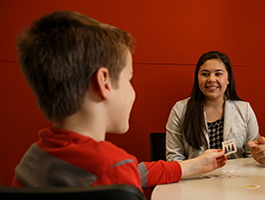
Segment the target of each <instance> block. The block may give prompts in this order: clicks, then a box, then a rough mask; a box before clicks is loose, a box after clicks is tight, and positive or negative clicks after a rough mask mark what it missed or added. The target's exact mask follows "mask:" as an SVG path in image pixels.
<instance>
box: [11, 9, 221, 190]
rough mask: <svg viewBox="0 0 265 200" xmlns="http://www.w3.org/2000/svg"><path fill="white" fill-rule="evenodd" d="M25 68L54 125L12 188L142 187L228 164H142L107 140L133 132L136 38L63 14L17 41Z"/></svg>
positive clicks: (216, 153)
mask: <svg viewBox="0 0 265 200" xmlns="http://www.w3.org/2000/svg"><path fill="white" fill-rule="evenodd" d="M18 52H19V61H20V64H21V69H22V71H23V73H24V75H25V77H26V80H27V81H28V83H29V85H30V86H31V88H32V90H33V92H34V94H35V96H36V100H37V104H38V107H39V108H40V109H41V111H42V112H43V113H44V115H45V117H46V119H47V120H53V121H54V126H53V127H51V128H47V129H43V130H41V131H40V132H39V141H38V142H36V143H35V144H33V145H32V146H31V147H30V149H29V150H28V151H27V152H26V154H25V155H24V157H23V159H22V160H21V163H20V164H19V165H18V166H17V167H16V170H15V178H14V181H13V186H26V187H47V186H94V185H102V184H131V185H134V186H136V187H138V188H139V189H141V188H145V187H151V186H154V185H157V184H165V183H171V182H178V181H179V180H180V179H181V178H182V177H184V176H188V175H191V174H195V173H204V172H209V171H211V170H214V169H216V168H219V167H222V166H223V165H225V162H226V157H225V156H224V152H223V151H221V150H208V151H206V152H205V153H204V154H202V155H201V156H200V157H198V158H195V159H191V160H187V161H183V162H180V163H178V162H165V161H158V162H150V163H148V162H142V163H140V164H139V165H138V161H137V159H136V158H135V157H134V156H132V155H130V154H128V153H126V152H125V151H124V150H123V149H120V148H118V147H116V146H115V145H113V144H111V143H110V142H107V141H105V134H106V133H107V132H111V133H118V134H122V133H125V132H126V131H127V130H128V128H129V116H130V111H131V108H132V105H133V102H134V100H135V92H134V89H133V87H132V85H131V83H130V81H131V78H132V75H133V68H132V55H131V52H132V38H131V36H130V35H128V34H127V33H126V32H124V31H122V30H120V29H117V28H115V27H112V26H109V25H106V24H103V23H100V22H98V21H96V20H94V19H91V18H89V17H87V16H84V15H81V14H79V13H75V12H69V11H57V12H54V13H51V14H49V15H46V16H44V17H42V18H40V19H39V20H38V21H36V22H34V23H33V24H32V26H31V27H30V28H29V29H27V30H26V31H25V32H24V33H23V34H22V35H21V36H20V38H19V40H18Z"/></svg>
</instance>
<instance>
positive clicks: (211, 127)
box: [207, 117, 224, 149]
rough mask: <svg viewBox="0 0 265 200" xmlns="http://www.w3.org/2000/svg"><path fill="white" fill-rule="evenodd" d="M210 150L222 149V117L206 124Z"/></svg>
mask: <svg viewBox="0 0 265 200" xmlns="http://www.w3.org/2000/svg"><path fill="white" fill-rule="evenodd" d="M207 125H208V133H209V140H210V149H222V142H223V129H224V117H222V118H221V119H218V120H217V121H215V122H207Z"/></svg>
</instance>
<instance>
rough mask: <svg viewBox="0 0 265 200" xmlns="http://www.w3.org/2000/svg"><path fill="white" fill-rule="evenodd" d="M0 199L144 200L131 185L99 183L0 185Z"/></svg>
mask: <svg viewBox="0 0 265 200" xmlns="http://www.w3.org/2000/svg"><path fill="white" fill-rule="evenodd" d="M0 197H1V199H3V200H4V199H11V198H17V199H23V198H24V197H25V199H26V200H31V199H32V200H36V199H38V198H43V199H60V200H61V199H62V200H67V199H69V200H70V199H71V200H72V199H78V200H82V199H86V200H103V199H104V200H146V198H145V196H144V194H143V193H142V192H141V191H140V190H139V189H138V188H136V187H134V186H132V185H125V184H124V185H118V184H117V185H100V186H91V187H51V188H49V187H48V188H29V187H25V188H19V187H0Z"/></svg>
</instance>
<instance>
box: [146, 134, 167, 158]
mask: <svg viewBox="0 0 265 200" xmlns="http://www.w3.org/2000/svg"><path fill="white" fill-rule="evenodd" d="M165 141H166V133H150V135H149V142H150V160H151V161H158V160H166V149H165V148H166V144H165Z"/></svg>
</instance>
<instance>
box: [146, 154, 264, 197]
mask: <svg viewBox="0 0 265 200" xmlns="http://www.w3.org/2000/svg"><path fill="white" fill-rule="evenodd" d="M249 183H252V184H255V185H260V186H261V187H260V188H257V189H246V188H243V187H242V186H241V185H247V184H249ZM171 199H180V200H183V199H186V200H190V199H191V200H197V199H203V200H219V199H222V200H224V199H225V200H226V199H227V200H237V199H239V200H245V199H247V200H252V199H253V200H261V199H262V200H265V166H264V165H260V164H259V163H257V162H256V161H255V160H253V159H252V158H243V159H233V160H228V161H227V164H226V165H225V166H224V167H222V168H220V169H217V170H214V171H212V172H210V173H205V174H200V175H194V176H190V177H187V178H184V179H182V180H181V181H180V182H178V183H171V184H166V185H158V186H156V187H155V189H154V190H153V192H152V195H151V200H171Z"/></svg>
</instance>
